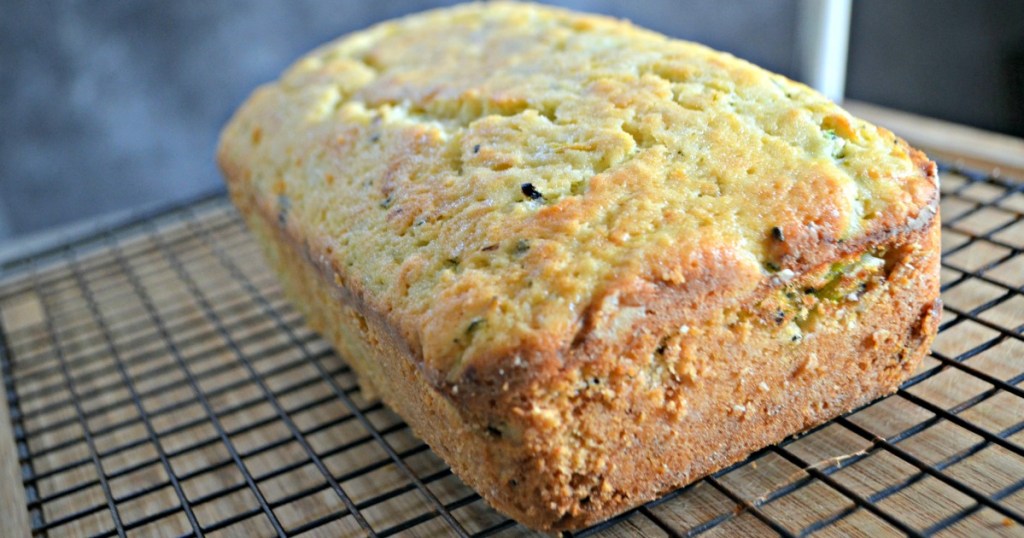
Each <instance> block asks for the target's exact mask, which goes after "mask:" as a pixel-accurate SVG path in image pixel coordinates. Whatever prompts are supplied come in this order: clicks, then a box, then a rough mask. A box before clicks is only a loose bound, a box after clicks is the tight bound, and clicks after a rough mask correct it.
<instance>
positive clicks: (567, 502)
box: [232, 185, 939, 530]
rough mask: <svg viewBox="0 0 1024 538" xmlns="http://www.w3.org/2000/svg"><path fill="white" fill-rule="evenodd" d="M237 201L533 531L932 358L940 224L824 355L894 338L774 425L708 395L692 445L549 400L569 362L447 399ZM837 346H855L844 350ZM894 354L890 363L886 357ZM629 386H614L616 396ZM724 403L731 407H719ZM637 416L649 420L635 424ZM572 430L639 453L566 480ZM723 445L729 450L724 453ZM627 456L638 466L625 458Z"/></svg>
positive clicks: (583, 520)
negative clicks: (907, 271)
mask: <svg viewBox="0 0 1024 538" xmlns="http://www.w3.org/2000/svg"><path fill="white" fill-rule="evenodd" d="M236 187H237V185H236ZM232 192H233V195H234V198H235V201H236V204H237V205H238V206H239V208H240V209H241V210H242V213H243V215H245V216H246V219H247V221H248V222H249V225H250V227H251V228H253V229H254V231H257V235H259V236H262V238H263V239H264V243H265V244H267V245H268V246H269V248H270V250H271V251H276V252H277V253H278V254H277V255H276V256H275V255H274V254H271V259H272V263H273V264H274V265H275V268H276V269H277V270H278V272H279V273H281V274H282V275H283V276H284V280H285V284H286V288H288V289H289V296H291V297H292V299H295V300H297V301H296V302H297V304H299V306H300V308H301V309H302V310H303V311H304V312H305V313H306V314H307V316H308V319H309V320H310V323H311V324H312V326H313V327H314V329H315V330H317V331H319V332H321V333H323V334H325V335H326V336H327V337H328V338H329V339H330V340H331V341H332V343H334V345H335V347H336V348H337V349H338V350H339V352H340V353H341V354H342V356H343V357H345V358H346V359H347V360H348V361H349V362H350V364H352V366H353V367H354V368H355V370H356V371H357V373H358V374H359V375H360V378H361V380H362V381H363V383H369V384H370V385H372V386H374V387H376V388H377V389H378V390H379V391H380V393H381V394H382V395H383V397H384V400H385V402H386V403H388V405H389V406H391V407H392V408H394V409H395V410H396V411H398V412H399V414H400V415H402V416H403V417H404V418H405V419H406V421H407V422H408V423H409V424H410V425H411V426H412V428H413V430H414V431H415V432H416V433H417V435H419V436H421V437H422V438H423V439H424V440H426V441H427V442H428V444H430V445H431V447H433V448H434V450H435V451H436V452H438V453H439V454H440V455H441V456H442V457H443V458H444V459H445V460H446V461H447V462H448V463H449V464H450V465H451V466H452V468H453V469H454V470H455V472H456V473H457V474H458V475H459V476H460V477H462V478H463V479H464V480H465V481H466V482H467V483H468V484H470V485H471V486H473V487H474V488H475V489H476V490H477V491H479V492H480V493H481V495H482V496H483V497H484V498H485V499H486V500H487V501H488V502H489V503H490V504H492V505H494V506H495V507H497V508H498V509H500V510H502V511H503V512H506V513H508V514H509V515H511V516H513V517H515V518H516V519H517V520H519V521H521V522H523V523H524V524H526V525H528V526H530V527H533V528H537V529H541V530H554V529H572V528H579V527H582V526H585V525H588V524H591V523H594V522H596V521H600V520H601V519H604V518H607V517H609V516H611V515H614V514H616V513H618V512H621V511H623V510H625V509H628V508H629V507H631V506H635V505H636V504H639V503H641V502H643V501H646V500H649V499H652V498H655V497H656V496H657V495H659V494H660V493H662V492H664V491H668V490H670V489H672V488H674V487H678V486H680V485H683V484H685V483H688V482H690V481H692V480H695V479H697V478H699V477H701V476H704V475H706V474H708V473H710V472H713V471H715V470H717V469H719V468H722V467H724V466H726V465H728V464H730V463H732V462H733V461H737V460H739V459H742V458H743V457H745V456H746V454H748V453H750V452H752V451H754V450H756V449H758V448H761V447H763V446H766V445H769V444H772V443H774V442H777V441H779V440H780V439H782V438H784V437H785V436H787V435H790V434H792V433H795V432H797V431H801V430H803V429H805V428H807V427H810V426H813V425H815V424H818V423H821V422H823V421H825V420H827V419H829V418H832V417H834V416H836V415H838V414H840V413H842V412H845V411H847V410H849V409H851V408H854V407H856V406H859V405H861V404H863V403H866V402H868V401H870V400H872V399H874V398H876V397H878V396H881V395H883V394H886V393H889V392H892V391H893V390H895V388H896V387H897V386H898V384H899V383H900V382H902V380H903V379H905V377H906V376H907V375H909V373H910V372H911V371H912V370H913V368H914V367H915V366H916V364H917V362H918V361H919V360H920V358H921V357H922V356H923V355H924V353H925V352H926V351H927V346H928V343H929V342H930V340H931V337H932V335H933V334H934V331H935V325H936V324H937V317H938V314H937V305H938V302H937V299H936V297H937V295H938V283H937V267H938V265H937V263H938V261H937V260H938V256H937V252H938V223H939V219H938V218H933V219H931V221H930V222H929V224H928V225H927V226H925V227H924V228H922V229H919V230H917V231H915V232H911V233H909V234H905V235H903V236H900V235H899V234H889V235H888V237H889V239H890V241H889V243H890V248H893V249H898V248H904V247H907V248H911V247H913V248H911V250H913V252H916V254H907V256H906V259H905V260H904V262H900V263H898V264H897V266H896V268H894V271H895V272H898V271H897V269H898V268H899V267H903V266H906V267H910V268H911V269H912V271H911V272H912V273H913V275H916V280H914V278H910V279H909V280H908V282H909V281H911V280H913V281H914V283H913V285H906V286H902V287H900V286H894V287H893V293H891V294H889V296H888V299H887V300H886V301H884V302H879V305H881V306H880V308H881V310H882V311H881V312H880V313H874V312H873V313H872V314H873V316H872V317H873V318H874V319H875V323H874V325H873V326H872V327H873V328H874V330H872V331H871V332H870V334H866V332H867V331H861V332H859V333H856V334H850V333H847V332H844V331H839V332H838V333H837V334H836V335H835V336H833V337H832V339H831V340H829V341H828V342H825V343H823V344H821V349H823V350H826V351H827V352H828V354H829V356H830V357H839V356H854V355H856V353H855V352H856V351H857V350H858V349H859V348H862V347H864V345H862V344H863V343H864V342H870V341H871V339H872V338H876V336H877V333H879V331H885V332H887V333H888V334H891V335H893V336H892V337H891V338H890V339H889V340H886V341H876V342H875V344H874V345H875V348H874V349H873V350H870V349H869V350H862V351H863V354H864V355H865V356H866V358H863V357H862V359H863V360H861V361H857V362H856V364H854V361H846V363H842V362H840V363H838V364H830V365H828V366H827V367H826V368H823V369H824V370H825V371H824V372H823V373H822V374H821V375H816V376H807V375H805V376H799V375H796V377H795V379H797V380H800V381H799V382H792V383H791V386H790V387H788V390H789V392H790V393H791V394H793V393H796V394H801V396H800V397H792V398H790V399H789V400H787V401H785V402H784V405H783V403H780V402H775V403H771V402H758V401H753V402H752V404H753V405H754V406H760V407H762V408H764V409H766V410H768V409H776V412H775V414H774V415H772V416H771V420H767V419H765V420H762V421H761V422H756V419H749V418H747V419H743V420H737V419H736V417H732V418H730V413H729V412H728V411H729V409H732V407H734V406H735V405H743V406H744V407H746V406H747V404H746V403H744V404H733V403H732V402H734V401H736V400H735V399H734V398H724V399H722V398H719V400H720V401H718V400H715V398H714V397H708V398H706V399H705V401H706V402H715V403H716V404H717V407H714V408H713V409H712V408H709V409H708V410H704V411H703V413H704V414H705V416H704V418H703V422H704V423H708V422H714V421H716V420H717V421H725V422H727V423H729V428H726V430H728V431H727V432H726V431H722V432H719V433H718V434H714V433H710V432H708V431H706V428H705V429H704V430H700V428H698V430H700V431H698V432H697V433H693V432H689V431H688V430H687V428H678V429H673V428H669V427H667V426H670V425H674V426H678V425H679V424H678V423H675V424H674V423H673V422H672V420H670V419H668V418H666V417H663V416H658V413H659V412H660V410H659V409H658V407H657V405H656V404H657V402H654V401H651V400H650V399H649V398H643V397H640V396H637V395H634V394H630V393H626V394H623V395H620V400H622V401H623V402H624V403H625V404H627V405H626V407H627V408H626V409H623V408H622V406H619V407H618V408H616V407H614V406H612V407H609V406H607V405H605V404H600V403H595V402H596V400H587V401H586V402H584V403H585V404H586V405H583V404H581V403H580V402H576V403H575V404H573V403H572V402H570V400H568V399H566V398H564V397H562V398H561V399H559V397H557V396H556V397H552V396H551V394H552V392H554V393H558V392H559V391H565V390H566V389H567V387H566V386H565V385H566V384H567V383H569V382H570V380H569V379H568V378H566V377H565V372H566V371H567V370H566V369H567V368H576V366H577V365H571V364H562V368H560V369H559V370H558V371H555V372H543V373H541V372H537V371H530V372H525V374H526V377H525V378H520V379H518V380H517V381H518V382H517V387H515V388H513V389H509V388H508V387H507V386H506V387H502V386H499V385H496V384H494V383H484V384H481V385H479V386H478V387H476V388H486V389H488V390H476V391H474V390H472V389H473V388H474V387H472V386H467V385H465V384H464V385H463V386H465V387H466V389H465V390H464V391H463V392H462V393H461V394H453V393H452V391H451V390H450V387H445V386H443V385H441V386H438V385H437V384H436V383H435V382H434V381H433V380H432V379H431V377H432V376H429V375H424V372H423V368H422V362H421V361H417V360H415V353H414V352H413V350H411V349H410V348H409V346H408V345H407V344H406V343H405V342H404V341H403V339H402V338H401V336H400V335H399V334H398V331H397V330H395V328H394V327H393V325H392V324H391V323H389V322H388V320H387V319H386V317H385V316H383V315H380V314H378V313H376V312H374V311H373V310H372V309H369V308H368V307H367V306H366V303H365V302H364V301H362V300H361V297H360V296H359V295H358V294H356V293H352V292H351V291H350V290H348V289H346V288H345V287H343V286H339V285H337V284H336V283H335V282H333V280H334V279H332V278H330V277H328V274H329V273H326V272H325V269H326V267H324V266H323V265H321V264H317V263H314V262H312V261H311V260H312V258H313V256H312V255H311V253H310V252H309V249H308V246H300V245H305V243H304V241H297V240H296V239H295V237H294V235H293V234H291V233H288V232H285V231H284V230H282V229H281V228H280V227H278V226H277V223H276V218H274V217H273V216H272V215H271V214H268V212H267V211H266V210H265V208H263V207H260V206H261V205H263V204H260V203H259V200H255V199H253V198H251V197H250V195H251V194H252V193H247V192H244V191H243V190H242V189H238V188H235V189H233V190H232ZM893 237H895V238H897V240H892V238H893ZM281 253H284V254H286V255H284V256H282V255H281ZM915 266H916V267H915ZM901 278H906V276H904V277H901ZM760 293H766V292H765V291H761V292H760ZM900 305H904V306H903V307H902V308H900ZM894 309H895V310H894ZM897 310H898V311H897ZM761 314H762V315H768V314H766V313H763V312H762V313H761ZM874 314H878V315H874ZM733 336H734V335H733ZM651 338H653V336H651V337H649V338H641V339H639V340H637V339H636V338H634V339H632V340H631V341H630V344H632V346H633V347H635V348H636V349H638V350H640V353H649V352H650V351H649V350H650V340H651ZM715 338H717V340H716V339H715ZM729 338H731V336H730V335H725V334H719V335H717V336H715V335H709V336H708V338H707V340H706V342H705V343H706V344H711V345H710V346H709V347H712V348H713V347H715V346H718V348H723V349H724V348H727V345H726V343H725V340H728V339H729ZM876 339H877V338H876ZM843 340H846V341H853V340H858V341H859V342H860V343H858V344H857V345H856V346H851V345H850V344H848V343H847V344H844V343H843V342H842V341H843ZM360 342H362V343H360ZM618 344H619V345H618V346H615V345H612V346H607V349H606V350H605V351H604V352H602V351H600V350H598V351H596V352H595V351H593V350H591V353H590V354H589V356H590V360H592V361H593V360H594V358H595V357H597V359H599V360H598V361H597V362H598V363H600V364H598V365H597V366H594V365H593V364H592V365H590V366H591V367H590V368H589V372H594V371H602V368H604V370H603V373H602V375H605V376H616V375H618V376H620V377H621V376H623V375H628V373H624V372H621V371H620V372H616V371H615V364H614V363H615V362H621V361H619V357H618V356H616V355H615V353H609V351H614V350H616V349H617V350H618V351H619V352H621V351H622V349H621V348H622V343H618ZM748 347H749V346H748ZM755 347H756V346H755ZM893 350H896V352H895V355H898V356H899V358H898V360H894V359H893V355H894V352H893ZM691 352H692V351H691ZM680 353H683V352H682V351H680ZM796 357H797V358H799V356H796ZM580 360H582V359H580ZM835 360H840V361H841V359H839V358H836V359H835ZM625 362H629V361H625ZM742 363H743V359H742V357H741V358H739V359H737V358H735V357H734V358H733V359H732V361H731V363H730V364H731V365H733V366H735V365H737V364H742ZM804 370H806V365H804V364H803V363H800V364H796V363H792V364H787V365H785V367H783V368H778V369H777V371H775V372H774V374H775V375H776V377H777V378H778V379H779V380H781V379H782V378H783V377H786V376H791V377H792V376H794V375H795V374H794V372H797V371H804ZM542 374H543V375H542ZM723 375H724V374H723ZM780 376H781V377H780ZM770 377H771V376H767V377H765V379H768V378H770ZM608 379H611V377H608ZM576 381H577V380H571V382H576ZM623 383H624V382H623V379H619V381H618V386H620V387H621V386H623ZM839 384H843V385H844V386H845V388H844V389H843V390H842V391H838V392H836V391H835V390H833V386H834V385H839ZM446 389H447V390H446ZM399 395H400V396H399ZM740 396H743V394H740ZM536 403H542V404H543V403H547V404H551V405H553V406H554V413H555V414H556V415H557V416H551V412H552V411H551V409H542V410H541V411H542V412H541V413H540V414H534V413H532V412H531V406H533V405H535V404H536ZM662 403H663V402H662ZM725 404H729V409H725V407H723V406H724V405H725ZM697 408H698V409H699V405H698V406H697ZM784 408H792V409H797V410H798V411H792V412H789V413H783V414H779V413H778V410H779V409H784ZM698 409H691V410H690V412H691V413H696V412H697V410H698ZM517 413H518V414H517ZM573 414H575V415H576V418H575V420H574V421H573V422H571V423H569V424H566V422H565V417H567V416H572V415H573ZM641 415H647V416H646V417H644V418H641V419H640V420H637V417H640V416H641ZM652 417H653V418H652ZM647 419H651V420H654V422H650V421H649V420H647ZM495 420H507V423H506V424H502V425H499V426H501V429H499V428H497V427H495V426H494V425H492V423H493V422H494V421H495ZM694 422H699V421H694ZM495 430H498V431H500V432H501V437H498V438H495V436H494V434H493V432H494V431H495ZM567 430H573V432H575V433H574V435H576V439H577V440H578V439H580V437H579V435H581V432H584V433H582V435H583V438H586V437H587V435H588V434H587V433H586V432H589V435H591V436H593V435H600V436H602V437H604V438H609V439H611V438H618V437H622V436H623V435H625V436H626V437H629V436H632V437H633V440H634V441H633V442H632V443H630V442H628V441H629V440H628V439H620V441H622V442H617V443H609V444H608V445H607V446H604V447H601V448H600V449H597V450H591V451H590V453H589V455H587V456H585V457H584V460H585V461H583V463H582V464H581V465H578V466H577V469H575V470H574V469H567V468H566V459H565V458H566V455H565V452H566V451H571V450H573V449H577V448H579V447H573V446H570V445H569V444H567V441H569V440H571V439H569V438H566V437H565V436H564V435H559V434H558V433H559V432H561V433H562V434H564V433H565V432H566V431H567ZM506 431H507V432H510V433H506ZM673 432H674V433H673ZM725 441H728V444H727V446H723V443H724V442H725ZM627 445H628V446H627ZM627 448H628V449H627ZM627 453H628V454H630V456H629V458H630V459H632V460H634V461H633V462H630V461H626V459H625V458H624V457H623V454H627ZM673 454H675V456H673ZM680 454H682V455H683V456H679V455H680ZM570 458H571V456H570ZM580 469H584V470H586V471H587V472H588V473H589V476H588V475H585V474H583V473H580V472H579V470H580ZM664 469H668V471H667V472H666V471H665V470H664Z"/></svg>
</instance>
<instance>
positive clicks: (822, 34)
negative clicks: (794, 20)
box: [797, 0, 852, 102]
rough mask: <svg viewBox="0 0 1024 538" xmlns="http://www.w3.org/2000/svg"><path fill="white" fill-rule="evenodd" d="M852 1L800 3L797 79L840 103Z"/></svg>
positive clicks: (843, 85) (844, 79)
mask: <svg viewBox="0 0 1024 538" xmlns="http://www.w3.org/2000/svg"><path fill="white" fill-rule="evenodd" d="M851 9H852V0H800V7H799V10H800V13H799V16H800V20H799V23H798V27H797V31H798V32H799V34H798V35H799V36H800V41H799V43H798V46H799V47H800V50H799V55H800V66H799V69H800V77H801V78H803V80H804V82H805V83H806V84H807V85H809V86H811V87H812V88H814V89H816V90H818V91H819V92H821V93H823V94H825V96H826V97H828V98H829V99H832V100H833V101H836V102H839V101H842V100H843V91H844V90H845V88H846V56H847V51H848V48H849V44H850V10H851Z"/></svg>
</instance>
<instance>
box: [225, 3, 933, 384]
mask: <svg viewBox="0 0 1024 538" xmlns="http://www.w3.org/2000/svg"><path fill="white" fill-rule="evenodd" d="M219 159H220V162H221V165H222V167H223V168H224V169H225V171H226V172H227V175H228V176H229V178H230V182H231V183H232V190H233V191H239V190H245V191H247V192H251V193H254V194H253V198H254V199H258V200H260V202H258V205H260V206H261V209H262V210H263V211H265V212H266V213H267V214H268V215H271V216H272V218H276V219H278V220H279V221H280V222H281V223H282V225H283V226H285V227H286V228H287V229H288V231H289V233H290V234H291V236H292V237H293V238H294V239H295V240H296V241H298V242H300V243H304V244H305V245H306V248H307V249H308V252H309V254H310V257H311V259H312V260H313V261H315V262H318V263H320V264H321V265H322V266H323V267H325V268H326V269H327V270H329V271H331V272H333V273H334V278H335V280H336V282H337V283H338V284H339V285H340V286H342V287H344V288H346V289H347V290H348V291H350V292H351V293H353V294H354V296H355V297H357V298H358V299H359V300H360V301H361V302H362V304H364V305H365V307H366V308H369V309H372V310H373V311H374V312H376V313H378V314H379V315H383V316H385V317H386V319H388V320H389V321H390V323H391V324H392V326H393V327H394V328H395V329H396V331H397V333H398V334H400V335H401V337H402V338H404V340H405V341H406V342H407V343H408V345H409V347H410V349H411V350H412V352H413V354H414V355H416V356H418V358H420V359H421V360H422V361H423V364H424V365H425V366H427V367H428V368H427V369H428V371H429V372H431V373H433V374H434V379H435V380H436V381H444V380H447V381H448V382H453V380H458V379H459V377H460V375H463V374H464V373H465V372H466V371H467V369H471V368H470V367H471V366H476V367H481V366H482V365H486V364H502V365H506V367H510V366H511V365H521V364H530V363H531V361H535V360H536V357H537V356H540V355H544V356H546V357H551V356H556V357H557V356H560V354H562V353H564V352H565V351H566V350H568V349H569V348H570V346H572V345H573V342H574V341H576V340H577V339H578V338H579V337H580V334H581V333H582V332H585V331H599V332H602V334H604V335H606V336H614V333H615V332H616V331H622V330H627V329H632V330H635V329H636V327H638V326H639V325H638V324H637V320H638V318H642V317H643V316H644V308H643V304H636V303H638V302H639V301H638V300H637V299H636V297H640V296H643V295H644V293H650V292H651V291H652V290H655V291H656V290H658V289H664V288H672V289H676V290H689V291H691V292H692V293H690V294H689V295H685V294H684V295H685V296H689V297H692V300H693V301H700V300H702V298H706V297H707V296H709V295H714V296H715V297H717V298H722V297H729V296H734V297H740V296H743V294H749V293H751V292H754V291H755V290H757V289H758V288H763V287H771V286H776V285H778V284H779V283H780V282H785V281H786V280H788V279H789V278H792V277H793V276H794V275H798V274H802V273H804V272H806V271H808V270H811V269H813V268H815V267H819V266H821V265H822V264H825V263H829V262H830V261H832V260H835V259H837V258H840V257H842V256H844V255H849V254H850V253H855V252H859V251H862V250H864V249H865V248H867V247H868V246H870V245H871V244H875V243H878V242H881V241H884V240H885V239H886V238H887V237H890V236H892V235H894V234H898V233H902V232H904V231H907V230H910V229H914V228H919V227H920V226H922V225H923V223H924V222H925V221H927V220H930V217H931V214H933V213H934V204H935V198H936V196H937V194H936V193H937V185H936V177H935V172H934V166H933V165H932V164H931V163H929V162H928V161H927V159H925V158H924V156H923V155H922V154H920V152H917V151H916V150H913V149H911V148H909V147H908V146H907V145H906V144H905V143H904V142H903V141H902V140H900V139H898V138H896V137H894V136H893V134H892V133H890V132H888V131H886V130H884V129H881V128H877V127H874V126H872V125H870V124H868V123H866V122H863V121H861V120H858V119H856V118H853V117H851V116H850V115H849V114H848V113H847V112H845V111H844V110H842V109H841V108H840V107H838V106H837V105H835V104H834V103H832V102H830V101H828V100H827V99H825V98H824V97H822V96H821V95H819V94H817V93H815V92H814V91H812V90H810V89H809V88H807V87H805V86H803V85H801V84H798V83H795V82H793V81H790V80H788V79H786V78H784V77H782V76H780V75H775V74H772V73H770V72H768V71H765V70H763V69H760V68H758V67H756V66H754V65H751V64H749V63H747V62H745V61H742V60H739V59H737V58H735V57H733V56H730V55H728V54H724V53H720V52H716V51H713V50H710V49H708V48H706V47H703V46H701V45H697V44H693V43H688V42H684V41H679V40H675V39H670V38H668V37H666V36H663V35H660V34H657V33H654V32H651V31H647V30H643V29H640V28H637V27H635V26H632V25H630V24H629V23H627V22H623V21H618V20H613V19H609V18H604V17H597V16H585V15H580V14H576V13H572V12H569V11H564V10H560V9H554V8H549V7H542V6H536V5H527V4H511V3H488V4H473V5H463V6H459V7H456V8H452V9H443V10H437V11H432V12H427V13H423V14H418V15H415V16H411V17H408V18H403V19H398V20H395V21H390V22H386V23H384V24H381V25H378V26H375V27H373V28H370V29H369V30H366V31H362V32H358V33H354V34H351V35H348V36H345V37H343V38H341V39H339V40H337V41H334V42H332V43H329V44H327V45H325V46H323V47H321V48H319V49H317V50H316V51H314V52H312V53H311V54H309V55H308V56H306V57H304V58H302V59H301V60H299V61H298V62H297V63H296V64H295V65H293V66H292V67H291V68H290V69H288V71H287V72H286V73H285V74H284V75H283V77H282V78H281V79H280V80H278V81H276V82H274V83H272V84H270V85H267V86H264V87H262V88H260V89H259V90H257V91H256V92H255V93H254V95H253V96H252V97H251V98H250V99H249V100H248V101H247V102H246V104H245V105H244V106H243V107H242V109H241V110H240V111H239V112H238V113H237V114H236V115H235V117H234V118H233V119H232V120H231V122H230V124H229V125H228V127H227V128H226V129H225V131H224V134H223V137H222V140H221V147H220V154H219ZM645 290H646V291H645ZM549 362H550V361H549ZM555 362H557V360H556V361H555Z"/></svg>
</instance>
